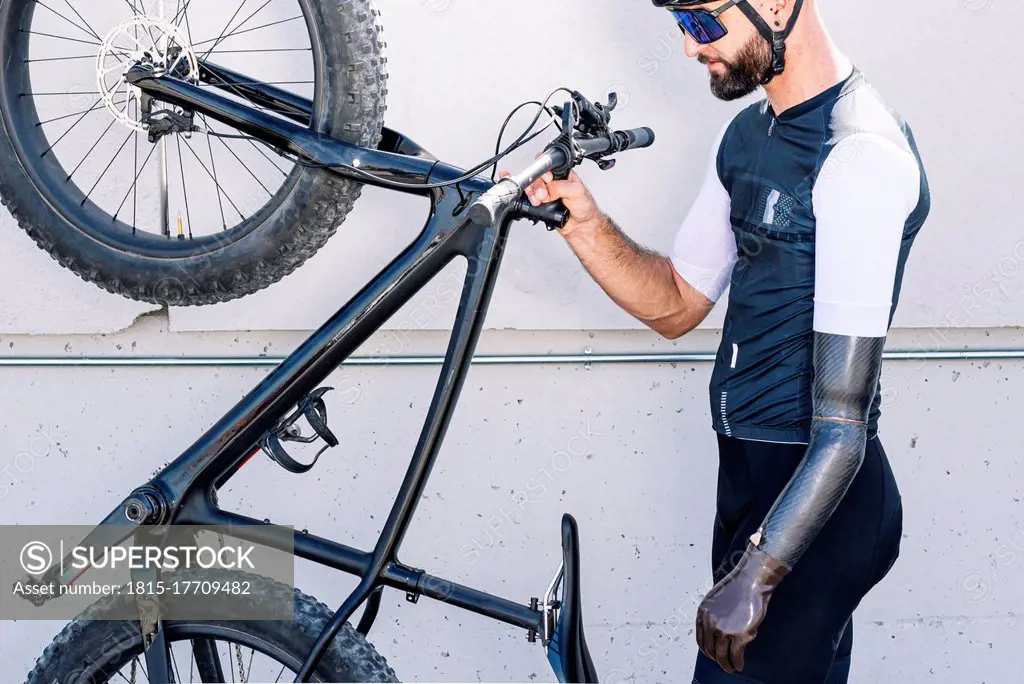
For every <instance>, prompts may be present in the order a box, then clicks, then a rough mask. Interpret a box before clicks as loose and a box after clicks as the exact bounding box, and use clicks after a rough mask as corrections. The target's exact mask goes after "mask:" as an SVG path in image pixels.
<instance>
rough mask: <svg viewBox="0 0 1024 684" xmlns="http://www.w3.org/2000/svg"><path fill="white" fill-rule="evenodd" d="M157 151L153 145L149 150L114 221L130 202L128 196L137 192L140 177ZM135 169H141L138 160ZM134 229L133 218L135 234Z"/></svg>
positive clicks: (116, 212) (133, 227)
mask: <svg viewBox="0 0 1024 684" xmlns="http://www.w3.org/2000/svg"><path fill="white" fill-rule="evenodd" d="M155 151H156V145H153V146H152V148H151V149H150V150H149V154H148V155H146V161H144V162H142V168H141V169H139V170H138V171H137V172H136V173H135V180H133V181H132V187H131V189H130V190H128V192H126V193H124V199H122V200H121V204H120V205H119V206H118V207H117V211H115V212H114V220H115V221H116V220H117V215H118V214H120V213H121V207H123V206H124V203H125V202H127V201H128V195H130V194H132V191H133V190H135V189H136V188H137V187H138V185H139V177H140V176H142V172H143V171H145V170H146V166H147V165H148V164H149V160H150V159H152V158H153V153H154V152H155ZM135 168H137V169H138V168H139V163H138V159H137V158H136V162H135ZM134 229H135V222H134V218H133V221H132V230H133V232H134Z"/></svg>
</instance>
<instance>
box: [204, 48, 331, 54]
mask: <svg viewBox="0 0 1024 684" xmlns="http://www.w3.org/2000/svg"><path fill="white" fill-rule="evenodd" d="M312 51H313V48H263V49H260V50H210V52H209V54H211V55H231V54H243V55H247V54H249V53H255V52H312Z"/></svg>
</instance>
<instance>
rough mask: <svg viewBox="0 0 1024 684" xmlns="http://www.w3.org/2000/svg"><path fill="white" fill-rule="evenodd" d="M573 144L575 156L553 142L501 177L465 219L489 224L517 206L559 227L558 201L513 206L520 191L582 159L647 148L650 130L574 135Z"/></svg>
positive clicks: (561, 210) (565, 215) (563, 217)
mask: <svg viewBox="0 0 1024 684" xmlns="http://www.w3.org/2000/svg"><path fill="white" fill-rule="evenodd" d="M573 144H574V146H575V147H576V150H577V154H576V158H575V159H570V158H569V155H568V154H567V153H566V148H565V147H564V146H563V145H560V144H559V141H556V142H555V143H552V145H551V146H549V147H548V148H547V149H546V150H544V153H543V154H541V155H540V156H539V157H538V158H537V160H536V161H534V162H533V163H532V164H530V165H529V166H528V167H526V169H524V170H523V171H522V172H520V173H518V174H516V175H514V176H508V177H506V178H503V179H502V180H501V182H500V183H498V184H497V185H495V186H494V187H492V188H491V189H490V190H488V191H487V192H485V193H484V194H483V195H482V196H481V197H480V199H478V200H477V201H476V202H474V203H473V206H472V207H471V208H470V210H469V219H470V220H471V221H473V223H476V224H478V225H484V226H489V225H492V224H494V222H495V221H497V220H498V216H499V215H500V214H501V211H502V209H503V208H504V207H512V208H515V209H518V210H519V212H520V213H522V214H524V215H525V216H526V217H527V218H532V219H535V220H540V221H544V222H545V223H548V224H554V225H555V227H557V228H561V227H563V226H564V225H565V223H566V222H567V221H568V219H569V212H568V210H567V209H566V208H565V205H563V204H562V202H561V200H558V201H556V202H550V203H548V204H545V205H542V206H540V207H534V206H533V205H531V204H529V203H528V202H520V203H519V204H518V205H516V202H519V200H520V196H521V195H522V194H523V191H524V190H526V188H528V187H530V185H532V184H533V183H534V182H535V181H536V180H537V179H539V178H540V177H541V176H543V175H544V174H545V173H547V172H548V171H554V170H555V169H562V168H571V167H573V166H576V165H578V164H581V163H582V162H583V160H584V159H585V158H592V157H600V156H604V155H609V154H616V153H618V152H626V151H628V150H637V149H641V148H644V147H650V146H651V145H652V144H654V131H652V130H651V129H650V128H634V129H631V130H627V131H612V132H609V133H607V134H605V135H598V136H594V137H591V138H585V139H582V140H580V139H575V138H574V139H573Z"/></svg>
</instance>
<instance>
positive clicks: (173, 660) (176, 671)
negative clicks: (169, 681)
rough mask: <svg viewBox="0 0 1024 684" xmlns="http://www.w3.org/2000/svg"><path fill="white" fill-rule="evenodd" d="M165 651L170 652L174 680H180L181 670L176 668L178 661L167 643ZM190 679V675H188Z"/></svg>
mask: <svg viewBox="0 0 1024 684" xmlns="http://www.w3.org/2000/svg"><path fill="white" fill-rule="evenodd" d="M167 652H168V653H170V654H171V668H172V669H173V670H174V679H175V681H178V682H180V681H181V672H180V671H179V670H178V661H177V660H176V659H175V657H174V649H173V648H170V645H169V644H168V648H167ZM189 679H191V677H189Z"/></svg>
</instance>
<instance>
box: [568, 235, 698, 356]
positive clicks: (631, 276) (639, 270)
mask: <svg viewBox="0 0 1024 684" xmlns="http://www.w3.org/2000/svg"><path fill="white" fill-rule="evenodd" d="M566 241H567V242H568V243H569V246H570V247H571V248H572V250H573V251H574V252H575V253H576V256H577V257H579V260H580V262H581V263H582V264H583V267H584V268H586V270H587V272H588V273H590V275H591V277H593V279H594V280H595V281H596V282H597V284H598V285H600V286H601V288H602V289H603V290H604V291H605V292H606V293H607V294H608V296H609V297H611V298H612V300H613V301H614V302H615V303H616V304H618V305H619V306H620V307H622V308H623V309H624V310H625V311H626V312H627V313H629V314H630V315H632V316H634V317H635V318H637V319H638V320H640V321H642V322H643V323H645V324H646V325H649V326H650V327H652V328H654V329H655V330H657V331H658V332H660V333H662V334H664V335H667V336H670V337H672V336H676V335H678V334H681V333H682V332H685V330H681V329H680V328H681V327H685V323H683V320H684V319H687V318H691V317H693V315H694V312H693V311H692V310H693V309H694V308H696V307H701V306H702V305H706V302H699V301H692V302H688V301H685V299H684V297H683V295H682V294H681V291H680V286H679V284H678V283H677V280H676V276H675V275H674V271H673V269H672V264H671V262H670V261H669V259H668V258H667V257H665V256H663V255H661V254H658V253H657V252H654V251H652V250H649V249H647V248H645V247H643V246H641V245H639V244H637V243H636V242H634V241H633V240H632V239H631V238H630V237H629V236H628V235H626V234H625V233H624V232H623V231H622V230H621V229H620V228H619V227H618V226H617V225H616V224H615V222H614V221H612V220H611V219H610V218H609V217H607V216H602V217H601V218H599V219H597V220H594V221H591V222H589V223H587V224H585V225H581V226H579V227H578V228H576V229H575V230H574V231H573V232H572V233H570V234H569V235H567V236H566ZM701 317H702V316H701Z"/></svg>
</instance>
